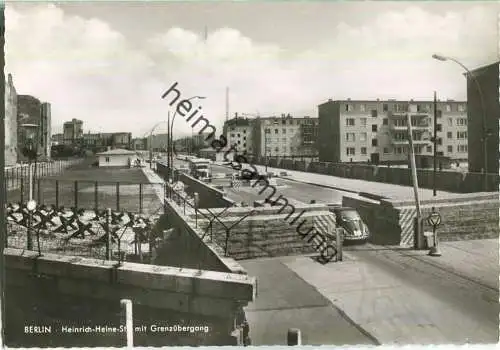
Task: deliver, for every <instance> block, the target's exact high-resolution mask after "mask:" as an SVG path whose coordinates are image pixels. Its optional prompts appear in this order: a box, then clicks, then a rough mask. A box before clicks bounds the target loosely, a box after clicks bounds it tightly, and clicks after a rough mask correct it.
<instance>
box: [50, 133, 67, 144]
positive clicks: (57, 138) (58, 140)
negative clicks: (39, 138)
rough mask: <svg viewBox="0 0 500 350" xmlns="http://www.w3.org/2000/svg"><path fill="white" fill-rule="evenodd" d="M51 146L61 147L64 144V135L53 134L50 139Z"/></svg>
mask: <svg viewBox="0 0 500 350" xmlns="http://www.w3.org/2000/svg"><path fill="white" fill-rule="evenodd" d="M51 139H52V145H54V146H55V145H62V144H63V143H64V135H63V134H54V135H52V137H51Z"/></svg>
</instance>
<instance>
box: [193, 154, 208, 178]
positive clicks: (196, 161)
mask: <svg viewBox="0 0 500 350" xmlns="http://www.w3.org/2000/svg"><path fill="white" fill-rule="evenodd" d="M189 171H190V173H191V176H193V177H194V178H196V179H200V180H203V181H207V180H209V179H210V178H211V176H212V174H211V171H210V160H209V159H202V158H193V159H190V160H189Z"/></svg>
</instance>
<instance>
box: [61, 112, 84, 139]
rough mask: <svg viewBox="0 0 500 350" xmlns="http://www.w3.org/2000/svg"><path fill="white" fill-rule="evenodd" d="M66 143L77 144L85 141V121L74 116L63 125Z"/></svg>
mask: <svg viewBox="0 0 500 350" xmlns="http://www.w3.org/2000/svg"><path fill="white" fill-rule="evenodd" d="M63 135H64V143H65V144H66V145H76V144H78V143H81V142H83V140H82V139H83V121H81V120H78V119H75V118H73V119H72V120H71V121H67V122H65V123H64V125H63Z"/></svg>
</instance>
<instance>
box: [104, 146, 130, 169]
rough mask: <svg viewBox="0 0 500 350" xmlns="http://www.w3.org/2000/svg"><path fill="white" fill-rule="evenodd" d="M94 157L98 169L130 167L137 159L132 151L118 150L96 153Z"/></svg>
mask: <svg viewBox="0 0 500 350" xmlns="http://www.w3.org/2000/svg"><path fill="white" fill-rule="evenodd" d="M96 155H97V157H98V159H99V167H115V168H124V167H125V168H126V167H131V165H132V162H133V160H134V159H136V158H137V157H136V153H135V152H134V151H130V150H126V149H120V148H118V149H113V150H109V151H106V152H101V153H97V154H96Z"/></svg>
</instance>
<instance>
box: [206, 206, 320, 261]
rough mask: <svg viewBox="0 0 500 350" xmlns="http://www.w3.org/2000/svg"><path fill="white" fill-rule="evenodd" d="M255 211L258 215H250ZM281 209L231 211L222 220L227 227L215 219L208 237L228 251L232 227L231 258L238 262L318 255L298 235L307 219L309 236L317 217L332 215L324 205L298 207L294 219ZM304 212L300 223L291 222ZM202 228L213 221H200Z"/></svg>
mask: <svg viewBox="0 0 500 350" xmlns="http://www.w3.org/2000/svg"><path fill="white" fill-rule="evenodd" d="M251 210H254V213H253V214H252V215H251V216H246V215H247V214H248V213H249V212H250V211H251ZM278 210H279V208H269V207H262V208H247V207H245V208H231V209H230V210H228V211H226V212H225V213H224V215H223V217H221V218H220V221H222V222H223V224H222V223H221V222H220V221H219V220H213V222H212V226H211V230H210V229H208V232H209V234H208V235H209V236H210V237H212V238H213V241H214V242H215V243H216V244H217V245H219V246H220V247H222V248H223V249H224V248H225V247H226V228H230V234H229V237H228V239H227V243H228V245H227V246H228V255H229V256H231V257H232V258H234V259H236V260H238V259H251V258H257V257H274V256H285V255H293V254H304V253H312V252H314V247H313V246H312V244H311V243H308V242H307V240H306V239H303V238H302V237H301V236H300V235H299V234H298V233H297V226H298V225H299V223H300V222H301V221H302V220H305V222H304V224H303V225H302V226H301V232H303V233H306V232H307V231H308V230H309V228H311V227H312V226H313V218H314V217H316V216H318V215H326V214H329V212H328V211H326V208H325V207H324V206H322V205H312V206H309V207H308V206H304V207H296V211H295V213H296V214H293V216H291V217H290V218H287V217H288V214H279V213H278ZM302 210H305V211H306V212H305V213H304V214H303V215H302V216H301V217H300V219H299V220H298V221H297V222H295V223H291V222H292V221H293V219H294V218H295V217H296V216H297V215H298V213H300V212H301V211H302ZM245 216H246V217H245ZM242 219H243V220H242ZM240 220H241V221H240ZM198 225H199V227H200V228H201V229H202V230H207V228H208V227H209V220H207V219H198ZM231 226H232V227H231Z"/></svg>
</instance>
